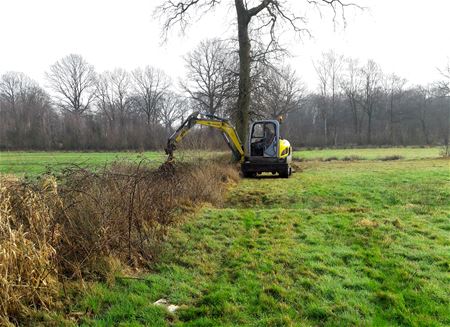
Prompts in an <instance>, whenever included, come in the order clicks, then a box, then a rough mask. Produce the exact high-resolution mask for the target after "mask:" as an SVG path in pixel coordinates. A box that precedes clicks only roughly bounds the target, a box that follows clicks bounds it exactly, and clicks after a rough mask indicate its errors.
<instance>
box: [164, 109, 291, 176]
mask: <svg viewBox="0 0 450 327" xmlns="http://www.w3.org/2000/svg"><path fill="white" fill-rule="evenodd" d="M195 125H203V126H209V127H212V128H216V129H219V130H220V131H221V132H222V134H223V136H224V139H225V141H226V143H227V144H228V146H229V147H230V149H231V151H232V152H233V156H234V157H235V158H236V159H237V160H238V161H240V162H241V170H242V174H243V175H244V177H254V176H256V175H257V174H260V173H263V172H270V173H272V174H276V173H278V174H279V176H280V177H285V178H287V177H289V175H291V172H292V169H291V160H292V147H291V145H290V144H289V141H288V140H285V139H282V138H281V136H280V122H279V121H278V120H259V121H256V122H254V123H253V124H251V126H250V133H249V137H248V140H247V142H248V143H247V146H246V147H244V145H243V144H242V142H241V140H240V139H239V136H238V134H237V132H236V129H235V128H234V127H233V126H232V125H231V124H230V122H229V121H228V120H227V119H225V118H221V117H217V116H215V115H211V114H207V113H200V112H194V113H193V114H191V115H190V116H189V117H188V118H187V119H186V120H185V121H183V123H182V124H181V126H180V127H179V128H178V129H177V130H176V131H175V132H174V133H173V134H172V135H171V136H170V137H169V139H168V141H167V146H166V149H165V150H166V153H167V154H168V156H169V160H171V159H172V158H173V152H174V150H175V149H176V144H177V143H178V142H180V141H181V140H182V139H183V137H184V136H185V135H186V134H187V133H188V132H189V130H190V129H191V128H192V127H193V126H195Z"/></svg>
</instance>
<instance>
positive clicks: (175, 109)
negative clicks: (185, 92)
mask: <svg viewBox="0 0 450 327" xmlns="http://www.w3.org/2000/svg"><path fill="white" fill-rule="evenodd" d="M185 108H186V106H185V105H184V104H183V99H182V98H181V97H180V96H179V95H177V94H176V93H174V92H171V91H168V92H166V93H164V95H163V97H162V98H161V102H160V121H161V123H162V125H163V126H164V128H165V129H166V133H167V134H170V133H172V132H173V124H174V123H175V122H176V121H177V120H178V119H181V117H182V116H183V114H184V111H185V110H183V109H185Z"/></svg>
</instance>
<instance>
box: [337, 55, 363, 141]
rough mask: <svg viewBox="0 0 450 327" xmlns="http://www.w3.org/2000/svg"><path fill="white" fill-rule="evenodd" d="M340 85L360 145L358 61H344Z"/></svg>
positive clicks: (359, 77)
mask: <svg viewBox="0 0 450 327" xmlns="http://www.w3.org/2000/svg"><path fill="white" fill-rule="evenodd" d="M340 85H341V88H342V90H343V92H344V94H345V96H346V97H347V99H348V101H349V104H350V106H349V107H350V110H351V114H352V122H353V124H352V125H353V134H354V135H355V136H356V137H357V140H358V143H361V139H360V137H361V126H362V124H361V115H360V109H359V108H360V106H359V101H358V99H359V96H360V91H361V87H362V79H361V69H360V67H359V63H358V60H356V59H352V58H348V59H346V69H345V74H344V75H343V78H342V79H341V82H340Z"/></svg>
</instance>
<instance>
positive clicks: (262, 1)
mask: <svg viewBox="0 0 450 327" xmlns="http://www.w3.org/2000/svg"><path fill="white" fill-rule="evenodd" d="M251 2H252V3H251V4H250V1H245V0H234V7H235V10H236V22H237V32H238V43H239V94H238V101H237V112H236V115H235V117H236V118H235V119H236V128H237V131H238V134H239V136H240V137H241V139H242V140H245V139H246V135H247V129H248V121H249V108H250V93H251V74H250V70H251V40H250V32H251V31H252V30H253V31H256V32H258V33H263V32H266V33H268V34H269V36H270V37H269V39H270V40H269V42H268V44H267V47H266V50H267V51H270V50H271V49H274V48H279V47H280V46H279V43H278V41H277V40H278V39H277V35H279V28H283V26H284V25H287V26H289V27H291V28H292V29H293V30H294V31H295V32H297V33H302V32H307V29H306V24H305V21H306V20H305V17H302V16H299V15H296V14H295V13H293V11H292V10H291V8H290V7H289V6H288V5H287V2H286V1H281V0H258V1H251ZM220 3H221V1H220V0H179V1H172V0H167V1H164V2H163V4H162V5H161V6H160V7H158V9H157V10H156V13H157V14H158V15H160V16H163V17H165V21H164V23H163V31H164V32H165V34H166V35H167V31H168V29H169V28H170V27H172V26H174V25H179V26H180V27H181V29H182V30H184V29H185V27H186V26H187V24H188V22H189V19H190V14H191V13H192V12H193V11H197V12H201V14H205V13H207V12H209V11H210V10H212V9H214V8H215V7H216V6H217V5H219V4H220ZM305 4H306V5H313V6H319V5H321V4H325V5H329V6H330V7H331V8H332V10H333V11H334V13H335V17H336V13H337V11H339V10H340V11H341V12H342V14H343V11H344V8H345V7H346V6H347V5H348V4H345V3H343V1H342V0H317V1H315V0H307V1H305ZM251 23H252V24H251Z"/></svg>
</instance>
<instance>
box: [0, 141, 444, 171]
mask: <svg viewBox="0 0 450 327" xmlns="http://www.w3.org/2000/svg"><path fill="white" fill-rule="evenodd" d="M439 153H440V149H439V148H437V147H434V148H386V149H378V148H373V149H324V150H303V149H301V150H298V151H294V158H296V159H303V160H327V159H330V158H336V159H340V160H341V159H344V158H345V157H352V156H356V157H355V158H354V159H366V160H377V159H380V158H384V157H386V156H395V155H397V156H401V157H402V158H404V159H423V158H437V157H439ZM216 154H217V152H205V151H195V152H194V151H177V153H176V157H177V158H182V159H183V160H184V159H186V158H187V157H188V158H190V157H202V156H212V155H216ZM142 158H146V159H148V161H149V162H151V163H154V164H155V166H157V165H159V164H161V163H162V162H163V161H164V160H165V159H166V156H165V155H164V153H163V152H156V151H149V152H142V153H138V152H20V151H12V152H0V173H6V174H18V175H25V174H26V175H38V174H42V173H45V172H46V171H57V170H60V169H62V168H64V167H67V166H69V165H71V164H78V165H84V166H93V167H98V166H102V165H104V164H106V163H108V162H111V161H114V160H129V161H138V160H140V159H142Z"/></svg>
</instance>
